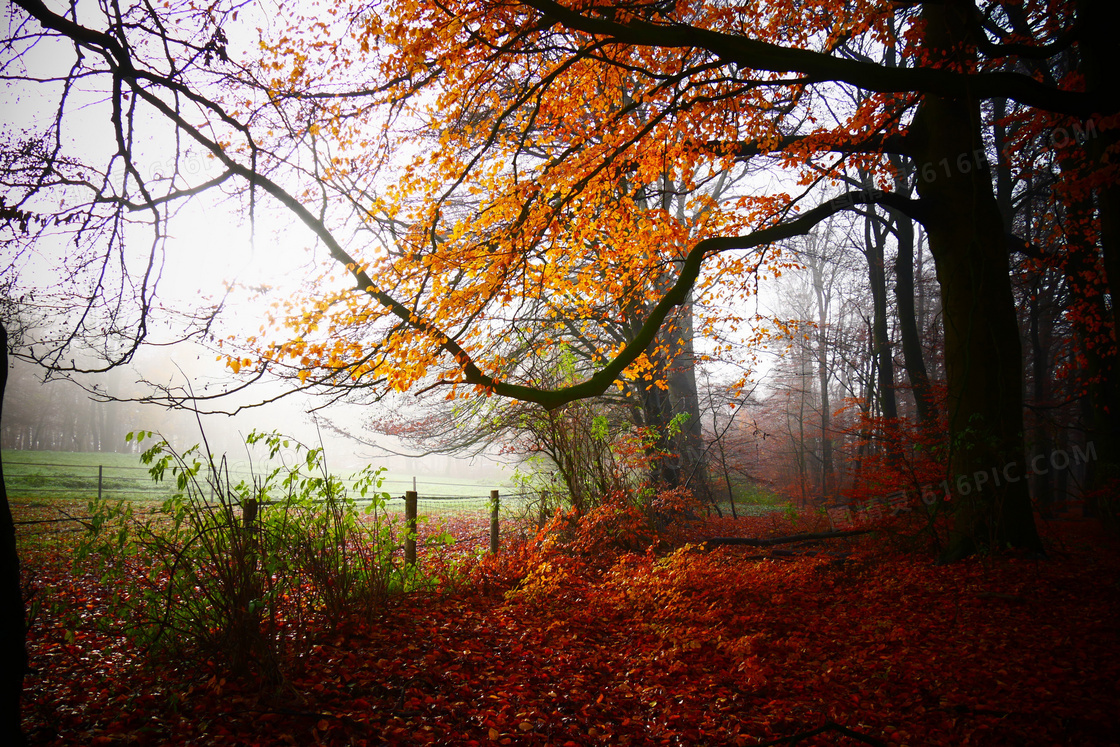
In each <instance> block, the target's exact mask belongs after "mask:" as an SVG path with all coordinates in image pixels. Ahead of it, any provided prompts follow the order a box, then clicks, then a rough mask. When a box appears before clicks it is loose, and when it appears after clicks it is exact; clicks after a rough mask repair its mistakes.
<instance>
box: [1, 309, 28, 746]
mask: <svg viewBox="0 0 1120 747" xmlns="http://www.w3.org/2000/svg"><path fill="white" fill-rule="evenodd" d="M7 383H8V333H7V330H5V329H4V326H3V325H2V324H0V419H2V418H3V403H4V387H5V386H6V385H7ZM0 554H2V555H3V560H2V561H0V584H3V589H2V590H0V595H2V597H0V598H2V599H3V601H2V603H0V646H3V653H0V677H3V685H2V688H3V694H2V696H0V697H2V698H3V704H2V705H0V709H2V710H0V734H3V735H4V738H3V742H4V744H10V745H24V744H26V743H27V741H26V740H25V739H24V736H23V730H22V728H21V725H20V707H19V701H20V697H21V696H22V694H23V676H24V673H25V672H26V671H27V629H26V621H25V619H24V611H23V594H22V591H21V586H20V580H19V553H18V552H17V551H16V526H15V524H14V523H13V521H12V510H11V507H10V506H8V491H7V488H6V487H5V485H4V465H3V460H0Z"/></svg>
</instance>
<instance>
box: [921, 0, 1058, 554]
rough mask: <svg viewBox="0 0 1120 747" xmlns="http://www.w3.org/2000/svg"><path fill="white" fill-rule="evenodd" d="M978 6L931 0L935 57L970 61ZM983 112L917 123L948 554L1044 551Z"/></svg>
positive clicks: (955, 112) (961, 103)
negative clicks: (937, 307)
mask: <svg viewBox="0 0 1120 747" xmlns="http://www.w3.org/2000/svg"><path fill="white" fill-rule="evenodd" d="M971 8H972V4H971V3H961V2H954V3H938V4H926V5H924V6H923V9H922V15H923V18H924V20H925V21H926V39H927V47H928V49H929V51H930V52H931V53H932V55H933V56H934V57H935V58H938V57H940V58H943V59H946V60H948V59H950V58H951V57H954V56H955V57H954V61H957V62H960V63H963V64H968V63H969V62H970V61H971V59H970V58H969V57H970V55H969V51H968V50H969V49H971V48H972V45H971V43H970V39H969V29H970V26H971V24H972V20H973V19H971V18H970V17H969V10H970V9H971ZM980 121H981V119H980V112H979V106H978V105H977V102H976V101H975V100H974V99H968V98H954V99H947V98H940V97H936V96H927V97H926V98H925V99H923V101H922V103H921V105H920V106H919V109H918V112H917V114H916V115H915V118H914V123H913V127H912V128H911V133H912V134H913V135H914V138H915V141H916V145H917V151H916V153H915V155H916V158H917V162H918V177H919V178H918V192H919V194H920V195H921V198H922V201H923V202H924V203H925V204H926V206H927V209H928V210H929V213H928V219H927V227H928V233H929V242H930V250H931V251H932V253H933V256H934V260H935V261H936V267H937V279H938V282H939V283H940V286H941V299H942V309H943V315H944V324H945V367H946V377H947V380H948V388H949V397H948V415H949V437H950V448H951V457H950V462H949V466H950V470H951V476H952V478H953V484H954V487H955V492H954V496H953V502H954V503H955V506H954V509H955V525H954V529H953V532H952V537H951V540H950V544H949V546H948V547H947V548H946V551H945V553H944V555H943V557H942V559H943V560H945V561H951V560H955V559H958V558H960V557H963V556H965V555H967V554H969V553H971V552H972V551H973V550H974V549H975V548H976V547H977V545H979V544H985V545H990V546H998V547H1003V546H1005V545H1007V544H1010V545H1012V546H1016V547H1023V548H1030V549H1034V550H1041V549H1042V544H1041V540H1040V539H1039V536H1038V532H1037V529H1036V527H1035V523H1034V514H1033V512H1032V509H1031V503H1030V496H1029V493H1028V490H1027V481H1026V480H1025V479H1023V477H1022V476H1023V474H1024V472H1025V470H1024V469H1023V462H1024V445H1023V393H1022V386H1023V361H1022V350H1021V346H1020V342H1019V327H1018V323H1017V321H1016V315H1015V304H1014V299H1013V297H1012V293H1011V280H1010V267H1009V262H1008V246H1007V240H1006V238H1005V233H1004V230H1003V220H1002V218H1001V216H1000V212H999V206H998V205H997V203H996V199H995V195H994V193H993V190H992V183H991V174H990V171H989V168H988V166H987V164H986V162H985V160H984V159H983V157H982V155H979V154H983V153H984V142H983V139H982V137H981V132H980V127H979V122H980ZM1004 470H1008V471H1007V472H1006V473H1005V472H1004ZM993 471H995V473H993ZM993 474H998V475H1000V476H1003V475H1004V474H1014V475H1016V476H1017V479H1016V480H1014V481H1010V480H1009V479H1002V480H1001V479H998V478H996V477H993Z"/></svg>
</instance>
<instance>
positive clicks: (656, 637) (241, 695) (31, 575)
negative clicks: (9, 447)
mask: <svg viewBox="0 0 1120 747" xmlns="http://www.w3.org/2000/svg"><path fill="white" fill-rule="evenodd" d="M17 518H19V517H18V516H17ZM791 521H793V520H792V519H791V518H787V517H782V518H781V519H776V518H774V517H764V518H759V517H753V518H745V519H740V520H730V519H725V520H712V521H709V522H707V523H704V524H701V525H698V526H695V527H692V528H691V529H690V530H689V532H688V535H687V536H684V537H679V538H678V540H680V542H678V543H677V544H676V545H675V546H672V545H666V544H664V543H663V544H661V545H659V546H657V547H656V548H654V549H650V550H647V551H644V552H629V553H628V552H618V553H609V552H604V553H602V554H600V555H598V556H597V557H596V556H592V557H589V556H587V555H586V554H585V553H578V552H576V553H573V552H570V551H568V550H565V549H564V547H563V546H561V545H559V544H557V543H553V542H551V541H536V542H534V541H532V540H530V541H527V542H523V543H514V542H507V543H506V546H505V547H504V548H503V551H502V552H501V553H500V554H499V556H498V557H496V558H490V557H483V558H481V559H479V558H476V557H475V556H474V555H472V554H471V553H465V554H464V553H460V554H459V555H458V556H456V555H454V554H451V555H447V554H445V555H444V556H442V557H440V558H435V557H427V558H424V561H426V562H428V563H429V565H430V566H431V567H433V568H434V569H435V574H434V576H435V577H438V578H439V579H440V581H439V583H438V584H436V585H434V586H431V587H429V588H427V589H426V590H424V591H418V592H413V593H409V594H404V595H399V596H397V597H396V598H394V599H392V600H390V601H389V603H388V604H387V605H386V606H385V608H384V609H383V610H382V611H381V612H379V613H378V614H376V615H375V616H373V617H371V618H367V619H358V620H352V621H349V622H346V623H345V624H342V625H339V626H336V627H335V628H334V629H333V630H328V629H324V630H323V632H322V634H321V635H320V636H318V637H317V639H316V640H315V641H314V642H313V643H312V644H311V645H306V646H299V647H293V650H292V651H291V652H290V657H289V659H288V660H287V661H286V662H285V665H284V668H283V670H282V673H281V674H279V675H278V676H272V677H260V676H248V677H240V678H238V677H234V676H232V675H231V674H230V673H229V672H228V670H227V669H226V667H225V666H224V664H225V663H224V662H222V661H220V660H214V659H197V660H190V661H183V660H160V659H158V658H157V659H156V660H154V661H153V660H152V659H151V657H147V658H145V657H142V656H141V653H142V652H140V651H138V650H137V647H136V646H134V645H132V644H131V643H130V641H129V639H128V638H127V637H124V636H123V635H122V634H121V633H120V632H119V631H120V630H123V627H122V626H123V625H125V622H124V621H122V623H121V626H115V625H113V624H106V620H107V618H108V617H110V616H111V615H112V611H111V610H110V609H109V608H108V606H107V599H108V594H109V591H110V590H109V589H106V588H104V586H103V585H102V584H101V582H100V579H99V578H98V577H97V576H96V575H93V574H83V573H82V571H81V569H77V570H75V569H74V568H73V567H72V565H71V562H70V558H69V557H68V555H67V553H66V552H65V543H62V544H58V545H43V546H42V547H39V548H38V549H33V550H26V551H25V558H24V572H25V575H26V577H27V586H28V588H29V589H32V590H34V593H35V596H34V600H35V602H36V604H35V610H36V616H35V619H34V622H33V625H32V628H31V631H30V635H29V650H30V656H31V666H32V671H31V674H30V675H29V676H28V678H27V681H26V695H25V705H24V710H25V729H26V731H27V732H28V734H29V735H30V737H31V740H32V743H33V744H59V745H61V744H82V745H96V744H140V745H147V744H152V745H156V744H231V745H232V744H238V745H241V744H260V745H272V744H285V743H287V744H299V745H303V744H331V745H349V744H355V745H361V744H369V745H379V744H401V745H409V744H447V745H490V744H525V745H595V744H611V745H615V744H629V745H663V744H665V745H676V744H702V745H703V744H711V745H723V744H731V745H760V744H800V745H813V744H815V745H842V744H852V745H855V744H890V745H894V744H909V745H1012V744H1014V745H1066V744H1077V745H1110V744H1120V737H1118V736H1117V735H1120V708H1118V705H1120V704H1118V703H1117V689H1116V683H1117V682H1118V681H1120V650H1118V646H1117V640H1118V639H1117V633H1118V630H1120V586H1118V584H1117V578H1120V576H1118V575H1117V571H1118V570H1120V552H1118V551H1117V547H1116V544H1115V542H1114V541H1112V540H1110V539H1109V536H1108V535H1107V534H1106V533H1104V532H1103V531H1101V530H1100V529H1099V528H1098V527H1096V526H1095V525H1094V524H1093V523H1091V522H1080V521H1079V522H1073V521H1062V522H1052V523H1049V524H1047V525H1046V526H1045V530H1046V532H1047V534H1048V541H1049V545H1050V548H1051V551H1050V557H1049V559H1047V560H1038V559H1029V558H1024V557H1016V556H1013V555H1010V556H999V557H977V558H973V559H970V560H966V561H963V562H960V563H957V564H954V565H950V566H944V567H938V566H935V565H933V564H932V563H931V561H930V557H929V555H928V554H926V553H921V552H913V551H909V552H903V551H901V550H900V549H898V544H897V543H894V542H891V541H890V537H889V536H887V535H884V534H883V533H879V534H872V535H864V536H859V537H851V538H843V539H834V540H830V541H828V542H825V543H820V544H816V545H805V546H796V545H795V546H793V547H794V551H793V552H786V553H782V554H775V553H773V552H767V551H763V552H760V551H759V549H758V548H738V547H731V548H729V547H721V548H716V549H712V550H705V549H704V548H703V547H702V546H700V545H699V544H696V543H695V542H696V540H699V539H701V538H703V537H710V536H717V535H718V536H743V537H765V536H779V535H783V534H789V533H790V532H792V531H804V530H806V529H811V528H813V527H807V526H806V525H805V523H804V522H801V523H797V522H794V523H791ZM817 528H819V527H817ZM463 531H464V534H467V533H470V532H468V531H467V530H466V528H463ZM474 534H475V535H476V536H477V532H474ZM688 540H692V541H693V544H689V543H688ZM51 548H54V549H53V550H52V549H51ZM441 564H442V567H441ZM790 738H793V739H790Z"/></svg>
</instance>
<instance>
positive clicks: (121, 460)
mask: <svg viewBox="0 0 1120 747" xmlns="http://www.w3.org/2000/svg"><path fill="white" fill-rule="evenodd" d="M3 460H4V482H5V485H6V486H7V489H8V495H9V497H11V498H23V499H65V500H73V499H88V498H95V497H97V489H98V467H99V466H100V467H101V490H102V494H103V496H104V497H106V498H110V499H126V500H141V501H155V500H163V499H164V498H167V497H168V496H170V495H171V492H172V488H173V487H174V481H173V479H172V478H171V477H170V475H168V477H167V479H166V480H165V482H164V483H162V484H157V483H155V482H153V481H152V479H151V477H150V475H149V474H148V468H147V467H145V466H144V465H143V464H141V463H140V455H139V454H115V453H108V452H97V453H82V452H68V451H12V450H9V449H5V450H4V451H3ZM260 471H261V469H260V468H258V473H259V472H260ZM229 474H230V479H231V480H232V481H233V482H235V483H236V482H238V481H240V480H249V479H251V477H252V472H251V471H250V469H249V465H248V464H239V463H233V464H231V465H230V470H229ZM343 476H344V477H345V475H343ZM417 477H418V478H419V479H418V481H417V482H418V485H417V487H418V488H419V493H420V496H421V499H423V498H424V497H425V496H440V497H442V498H444V499H445V505H446V507H447V508H448V509H452V508H453V507H454V506H456V505H459V504H461V505H462V506H463V508H462V510H469V511H474V510H475V508H474V507H473V506H474V504H476V503H477V504H478V505H484V502H482V501H481V500H479V501H470V502H462V501H454V500H451V499H452V498H453V497H461V498H465V497H477V498H479V499H481V498H482V497H484V496H489V495H490V490H491V489H493V488H499V489H501V488H500V486H498V485H495V484H493V483H491V482H486V481H481V480H455V479H453V478H449V477H433V478H431V479H430V480H425V479H424V476H423V475H418V476H417ZM383 489H384V490H385V491H387V492H388V493H389V494H390V495H393V496H400V495H404V493H405V491H406V490H411V489H412V476H411V475H408V476H405V475H393V474H390V473H386V475H385V482H384V484H383ZM506 492H508V489H506ZM422 502H424V501H422ZM393 503H399V501H394V502H393ZM430 503H432V504H433V505H443V503H441V504H436V502H435V501H431V502H430Z"/></svg>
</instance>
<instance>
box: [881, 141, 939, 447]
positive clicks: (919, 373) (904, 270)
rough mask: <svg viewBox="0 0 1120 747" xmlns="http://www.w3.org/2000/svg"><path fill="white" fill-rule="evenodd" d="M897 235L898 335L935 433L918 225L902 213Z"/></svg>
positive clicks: (922, 414)
mask: <svg viewBox="0 0 1120 747" xmlns="http://www.w3.org/2000/svg"><path fill="white" fill-rule="evenodd" d="M892 163H893V164H894V167H895V171H896V173H901V172H902V170H903V169H902V165H903V164H902V161H901V159H894V160H893V161H892ZM895 186H896V188H904V187H905V180H904V179H903V178H902V177H900V178H899V179H898V180H896V185H895ZM892 217H893V219H894V225H895V234H896V235H897V236H898V254H897V256H896V257H895V261H894V278H895V286H894V295H895V304H896V306H897V307H898V332H899V337H900V338H901V341H902V365H903V367H904V368H905V369H906V378H907V379H909V381H910V390H911V391H912V392H913V393H914V407H915V408H916V410H917V413H918V422H919V423H920V424H921V426H922V427H923V429H925V430H927V432H928V431H929V430H931V429H932V426H933V424H934V422H935V420H936V418H935V417H934V402H933V392H932V391H931V388H930V384H929V373H928V372H927V371H926V363H925V359H924V357H923V356H922V336H921V333H920V332H919V331H918V318H917V315H916V314H915V309H914V222H913V221H912V220H911V219H910V218H908V217H906V216H905V215H901V214H898V213H894V214H893V216H892Z"/></svg>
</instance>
